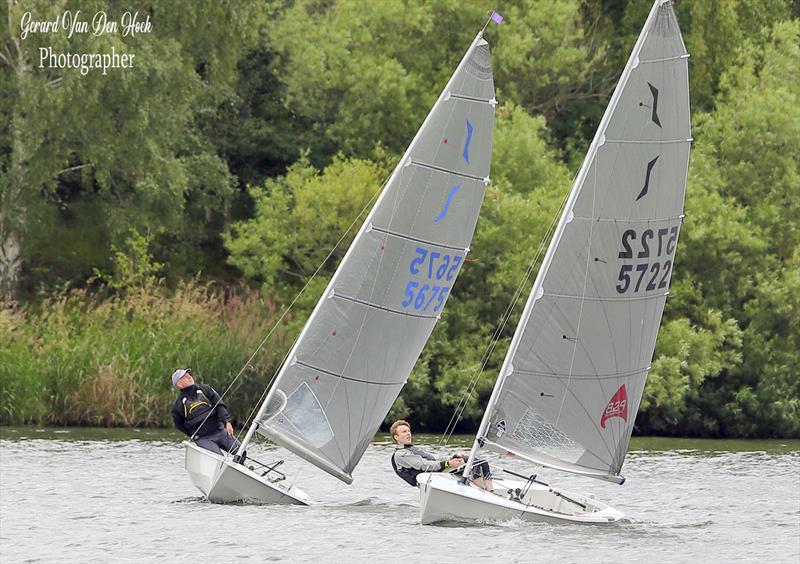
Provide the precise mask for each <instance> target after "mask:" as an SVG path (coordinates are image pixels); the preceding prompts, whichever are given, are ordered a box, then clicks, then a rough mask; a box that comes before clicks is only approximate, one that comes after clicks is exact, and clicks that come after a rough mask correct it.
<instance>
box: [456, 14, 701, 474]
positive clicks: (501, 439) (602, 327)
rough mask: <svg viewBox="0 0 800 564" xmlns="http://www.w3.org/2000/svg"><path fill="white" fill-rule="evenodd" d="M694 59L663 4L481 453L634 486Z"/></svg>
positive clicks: (600, 139) (548, 265)
mask: <svg viewBox="0 0 800 564" xmlns="http://www.w3.org/2000/svg"><path fill="white" fill-rule="evenodd" d="M685 55H686V50H685V46H684V44H683V40H682V38H681V35H680V30H679V28H678V23H677V20H676V18H675V14H674V12H673V9H672V4H671V2H670V1H669V0H666V1H662V0H656V2H654V4H653V7H652V9H651V11H650V13H649V15H648V18H647V20H646V22H645V24H644V26H643V29H642V32H641V34H640V35H639V38H638V39H637V41H636V45H635V46H634V48H633V50H632V52H631V55H630V57H629V59H628V63H627V65H626V67H625V69H624V70H623V73H622V76H621V77H620V81H619V83H618V84H617V87H616V89H615V90H614V93H613V95H612V97H611V100H610V102H609V105H608V107H607V109H606V112H605V114H604V115H603V118H602V120H601V122H600V125H599V126H598V129H597V132H596V133H595V137H594V139H593V141H592V143H591V145H590V147H589V151H588V152H587V155H586V158H585V159H584V162H583V164H582V166H581V169H580V171H579V172H578V175H577V176H576V178H575V182H574V184H573V187H572V190H571V192H570V195H569V197H568V199H567V202H566V204H565V206H564V209H563V213H562V216H561V219H560V220H559V223H558V225H557V226H556V230H555V232H554V235H553V239H552V241H551V243H550V247H549V248H548V250H547V253H546V254H545V257H544V260H543V262H542V266H541V268H540V271H539V273H538V275H537V277H536V280H535V282H534V285H533V289H532V291H531V294H530V297H529V299H528V302H527V303H526V305H525V309H524V311H523V313H522V316H521V319H520V323H519V326H518V327H517V330H516V332H515V334H514V337H513V338H512V342H511V345H510V346H509V351H508V353H507V356H506V359H505V361H504V362H503V367H502V368H501V372H500V376H499V377H498V380H497V383H496V385H495V388H494V390H493V392H492V397H491V399H490V401H489V405H488V406H487V410H486V412H485V414H484V418H483V421H482V422H481V426H480V429H479V432H478V437H477V440H476V443H475V446H474V447H473V453H472V455H471V459H472V458H474V457H475V456H477V450H478V449H479V448H480V443H481V442H484V441H485V442H487V443H491V444H493V445H495V446H496V447H497V448H498V449H505V450H507V451H509V452H513V453H515V454H517V455H518V456H522V457H524V458H526V459H528V460H531V461H534V462H536V463H538V464H544V465H546V466H550V467H553V468H558V469H562V470H567V471H570V472H574V473H578V474H583V475H587V476H592V477H596V478H601V479H610V480H611V481H618V482H619V481H620V480H621V478H620V479H614V478H613V476H617V475H618V474H619V472H620V470H621V468H622V464H623V462H624V459H625V455H626V453H627V449H628V443H629V440H630V436H631V432H632V430H633V425H634V421H635V419H636V413H637V411H638V409H639V403H640V401H641V398H642V393H643V391H644V386H645V381H646V378H647V374H648V372H649V367H650V364H651V361H652V356H653V352H654V348H655V342H656V337H657V335H658V328H659V325H660V322H661V316H662V313H663V309H664V304H665V302H666V298H667V295H668V293H669V285H670V281H671V277H672V270H673V266H674V260H675V253H676V246H677V241H678V237H679V235H680V229H681V224H682V220H683V202H684V191H685V186H686V171H687V167H688V159H689V150H690V146H691V130H690V119H689V95H688V88H689V86H688V61H687V57H686V56H685ZM643 62H647V64H642V63H643ZM548 289H549V291H548ZM553 290H555V292H553Z"/></svg>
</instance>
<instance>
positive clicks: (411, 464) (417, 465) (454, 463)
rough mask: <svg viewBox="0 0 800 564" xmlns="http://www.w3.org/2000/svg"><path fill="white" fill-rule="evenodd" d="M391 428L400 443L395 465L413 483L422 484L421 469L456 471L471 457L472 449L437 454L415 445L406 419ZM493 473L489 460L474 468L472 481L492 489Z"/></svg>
mask: <svg viewBox="0 0 800 564" xmlns="http://www.w3.org/2000/svg"><path fill="white" fill-rule="evenodd" d="M389 432H390V433H391V435H392V440H393V441H394V442H395V444H397V449H395V451H394V453H393V454H392V468H394V471H395V473H397V475H398V476H400V477H401V478H402V479H403V480H405V481H406V482H408V484H409V485H412V486H416V485H418V484H417V476H418V475H420V474H421V473H423V472H444V471H448V470H454V471H455V470H457V469H458V468H460V467H461V466H463V465H464V464H465V463H466V461H467V458H468V457H469V453H465V452H459V453H456V454H454V455H453V456H452V457H451V456H450V455H447V454H441V455H439V456H436V455H435V454H432V453H430V452H428V451H426V450H424V449H421V448H419V447H416V446H414V445H413V444H412V442H411V424H410V423H408V421H403V420H402V419H399V420H397V421H395V422H394V423H392V426H391V427H390V428H389ZM491 477H492V476H491V471H490V470H489V464H488V463H487V462H482V463H480V464H477V465H475V467H474V468H473V470H472V478H473V479H472V483H473V484H475V485H477V486H479V487H481V488H483V489H486V490H489V491H491V489H492V480H491Z"/></svg>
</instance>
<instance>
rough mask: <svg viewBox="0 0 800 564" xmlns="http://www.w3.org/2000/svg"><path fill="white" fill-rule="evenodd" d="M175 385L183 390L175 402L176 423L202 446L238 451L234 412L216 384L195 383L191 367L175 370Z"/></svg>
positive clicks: (214, 450) (232, 451) (219, 450)
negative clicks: (226, 403) (231, 414)
mask: <svg viewBox="0 0 800 564" xmlns="http://www.w3.org/2000/svg"><path fill="white" fill-rule="evenodd" d="M172 385H173V386H175V387H176V388H178V389H179V390H180V394H178V398H177V399H176V400H175V403H174V404H173V406H172V420H173V421H174V422H175V426H176V427H177V428H178V429H180V430H181V431H182V432H183V433H185V434H187V435H189V437H192V438H193V439H194V442H195V444H197V446H199V447H201V448H204V449H206V450H210V451H212V452H215V453H217V454H223V453H224V452H230V453H236V451H237V450H238V449H239V441H237V440H236V438H235V437H234V436H233V425H232V424H231V416H230V414H229V413H228V409H227V408H226V407H225V404H224V403H222V399H221V398H220V396H219V394H218V393H217V392H216V391H215V390H214V388H212V387H211V386H209V385H207V384H196V383H195V381H194V378H193V377H192V371H191V369H189V368H181V369H179V370H176V371H175V372H173V373H172ZM242 458H243V459H244V457H242Z"/></svg>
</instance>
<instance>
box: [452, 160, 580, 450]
mask: <svg viewBox="0 0 800 564" xmlns="http://www.w3.org/2000/svg"><path fill="white" fill-rule="evenodd" d="M575 178H577V173H576V174H575V176H574V177H573V183H574V181H575ZM571 191H572V190H571V188H570V190H568V191H567V193H566V195H565V196H564V198H563V199H562V201H561V205H560V206H559V210H558V213H557V214H555V216H554V219H553V221H552V222H551V223H550V225H549V226H548V228H547V231H546V232H545V234H544V236H543V237H542V239H541V241H540V242H539V247H538V248H537V250H536V252H535V253H534V254H533V257H532V258H531V260H530V262H529V263H528V265H527V267H526V269H525V272H524V273H523V275H522V277H521V279H520V281H519V284H518V285H517V287H516V289H515V290H514V294H513V296H512V298H511V301H510V302H509V304H508V306H507V307H506V310H505V311H504V312H503V315H501V317H500V321H499V322H498V324H497V327H496V328H495V331H494V333H493V334H492V338H491V340H490V342H489V345H488V346H487V347H486V350H485V351H484V353H483V356H482V357H481V362H480V364H479V365H478V367H477V368H476V369H475V371H474V372H473V375H472V377H471V378H470V381H469V382H468V383H467V386H466V387H465V389H464V393H463V394H462V396H461V399H459V402H458V404H457V405H456V408H455V409H454V410H453V415H452V417H451V418H450V421H449V422H448V423H447V426H446V427H445V430H444V432H443V433H442V436H441V437H440V438H439V443H438V444H439V446H442V445H445V444H447V443H449V441H450V438H451V437H452V435H453V432H454V431H455V428H456V426H457V425H458V423H459V421H460V420H461V416H462V415H463V413H464V410H465V409H466V407H467V404H468V403H469V401H470V400H471V399H472V393H473V392H474V390H475V388H476V387H477V385H478V382H479V381H480V378H481V376H482V375H483V371H484V369H485V368H486V365H487V364H488V362H489V359H490V358H491V355H492V353H493V352H494V349H495V347H496V346H497V343H499V342H500V337H501V335H502V333H503V331H504V330H505V326H506V324H507V323H508V321H509V320H510V319H511V314H512V313H513V311H514V308H515V307H516V305H517V303H518V302H519V299H520V297H521V296H522V294H523V290H524V289H525V287H526V286H527V284H528V282H529V280H530V278H531V274H532V273H533V269H534V267H535V265H536V263H537V262H538V261H539V259H540V257H541V256H542V253H543V252H544V250H545V249H546V243H547V242H548V241H550V238H551V237H552V235H553V232H554V231H555V229H556V226H557V224H558V220H559V218H560V217H561V214H562V213H563V211H564V206H566V203H567V200H568V199H569V194H570V192H571Z"/></svg>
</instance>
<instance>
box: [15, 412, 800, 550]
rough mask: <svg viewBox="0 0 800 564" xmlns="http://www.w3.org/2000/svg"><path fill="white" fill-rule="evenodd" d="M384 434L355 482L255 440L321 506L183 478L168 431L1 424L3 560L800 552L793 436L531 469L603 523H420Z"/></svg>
mask: <svg viewBox="0 0 800 564" xmlns="http://www.w3.org/2000/svg"><path fill="white" fill-rule="evenodd" d="M378 439H382V440H379V441H378V442H376V443H374V444H373V445H371V446H370V448H369V449H368V450H367V453H366V455H365V457H364V460H363V461H362V462H361V465H360V466H359V467H358V469H357V470H356V471H355V474H354V478H355V481H354V483H353V485H352V486H349V487H348V486H345V485H344V484H342V483H340V482H338V481H337V480H335V479H333V478H330V477H329V476H327V474H323V473H322V472H320V471H319V470H317V469H316V468H314V467H312V466H311V465H309V464H306V463H304V462H302V461H300V460H298V459H296V458H294V457H293V456H292V455H291V454H289V453H287V452H286V451H283V450H281V449H277V448H273V449H266V448H263V447H262V448H260V449H257V450H258V453H257V456H256V457H257V458H258V459H259V460H263V461H265V462H268V461H272V460H275V459H277V458H286V463H285V464H284V466H283V468H284V469H285V472H286V473H287V474H288V475H289V476H290V477H291V476H294V477H295V479H296V481H297V484H298V485H299V486H300V487H301V488H302V489H304V490H305V491H307V492H308V493H310V494H312V497H313V498H314V499H315V500H317V501H318V502H319V503H318V504H317V505H315V506H313V507H290V506H264V505H262V506H252V505H251V506H243V505H239V506H235V505H228V506H223V505H215V504H211V503H208V502H206V501H204V500H203V498H202V497H201V496H200V495H199V492H197V491H196V490H195V489H194V487H193V486H192V484H191V482H190V481H189V479H188V477H187V476H186V474H185V472H184V470H183V451H182V449H181V448H179V441H180V437H179V436H178V435H177V434H176V433H173V432H167V431H156V430H152V431H151V430H142V431H135V430H109V429H65V430H52V429H50V430H37V429H33V428H9V427H2V428H0V562H2V563H3V564H9V563H14V562H47V563H50V562H137V563H138V562H153V561H177V560H178V559H180V560H182V561H187V558H188V559H189V561H192V562H236V561H247V560H251V561H255V562H291V563H294V562H314V563H317V564H319V563H323V564H324V563H328V562H341V563H343V564H344V563H349V562H369V563H370V564H378V563H382V562H419V561H424V562H436V563H437V564H446V563H450V562H459V563H465V562H469V563H474V562H498V563H507V562H551V561H559V562H581V563H582V562H609V563H620V562H648V561H655V562H692V563H694V562H697V561H698V559H701V558H703V559H708V560H709V562H756V561H764V562H770V563H777V562H788V563H793V564H797V563H798V562H800V479H799V477H800V441H759V442H750V441H689V440H674V439H663V440H662V439H634V441H633V443H632V451H631V454H630V455H629V457H628V459H627V461H626V463H625V468H624V474H625V476H626V477H627V478H628V481H627V483H626V484H625V485H623V486H617V485H613V484H606V483H603V482H599V481H596V480H590V479H585V478H578V477H573V476H569V475H561V474H552V475H551V474H546V473H544V472H542V473H540V476H544V477H545V479H548V480H552V481H553V482H554V483H555V484H558V485H560V486H564V487H566V488H568V489H572V490H575V491H579V492H591V493H593V494H595V495H596V496H597V497H598V498H599V499H601V500H604V501H606V502H608V503H610V504H611V505H613V506H615V507H617V508H618V509H620V510H622V511H624V512H625V513H626V514H627V519H625V520H624V521H623V522H622V523H620V524H618V525H615V526H611V527H606V528H599V527H581V526H568V525H564V526H552V525H545V524H536V523H528V522H523V521H516V520H513V521H508V522H503V523H497V524H482V525H471V526H470V525H462V524H448V525H439V526H424V527H423V526H421V525H419V506H418V496H417V491H416V489H414V488H411V487H409V486H407V485H406V484H405V483H404V482H402V481H401V480H400V479H399V478H398V477H397V476H395V475H394V473H393V472H392V470H391V466H390V463H389V457H390V454H391V452H392V449H393V447H392V446H391V445H390V444H389V443H388V442H386V441H385V437H378ZM416 439H417V442H418V443H420V444H421V443H424V442H435V438H433V437H416ZM465 440H466V438H465ZM256 448H257V447H254V449H256ZM253 453H256V450H253ZM254 456H255V454H254ZM504 465H505V466H506V467H508V468H509V469H515V470H518V471H525V467H524V466H523V465H520V464H519V463H515V462H513V461H504Z"/></svg>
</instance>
